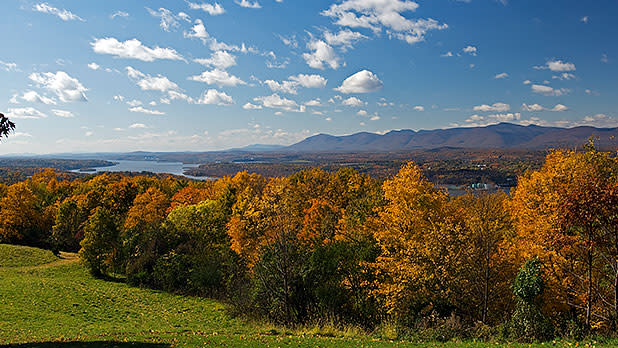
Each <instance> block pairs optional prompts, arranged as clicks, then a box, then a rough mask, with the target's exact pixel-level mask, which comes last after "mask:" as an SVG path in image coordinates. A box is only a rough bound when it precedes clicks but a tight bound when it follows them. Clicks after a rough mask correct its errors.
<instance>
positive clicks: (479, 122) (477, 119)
mask: <svg viewBox="0 0 618 348" xmlns="http://www.w3.org/2000/svg"><path fill="white" fill-rule="evenodd" d="M520 119H521V114H520V113H519V112H516V113H504V114H492V115H487V116H481V115H472V116H470V117H469V118H468V119H467V120H466V124H465V125H464V126H466V127H476V126H487V125H491V124H496V123H501V122H515V121H519V120H520Z"/></svg>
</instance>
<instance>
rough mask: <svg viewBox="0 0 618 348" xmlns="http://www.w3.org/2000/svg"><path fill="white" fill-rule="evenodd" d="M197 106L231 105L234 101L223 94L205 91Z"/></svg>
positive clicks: (210, 90)
mask: <svg viewBox="0 0 618 348" xmlns="http://www.w3.org/2000/svg"><path fill="white" fill-rule="evenodd" d="M197 103H198V104H212V105H232V104H234V99H232V97H230V96H229V95H227V94H225V93H224V92H220V91H217V90H216V89H209V90H208V91H205V92H204V93H203V94H202V96H201V97H200V98H199V99H198V100H197Z"/></svg>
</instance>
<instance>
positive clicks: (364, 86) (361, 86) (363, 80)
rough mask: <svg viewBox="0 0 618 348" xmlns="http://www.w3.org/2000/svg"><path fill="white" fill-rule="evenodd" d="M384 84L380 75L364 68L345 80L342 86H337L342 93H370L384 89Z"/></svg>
mask: <svg viewBox="0 0 618 348" xmlns="http://www.w3.org/2000/svg"><path fill="white" fill-rule="evenodd" d="M383 86H384V84H383V83H382V81H380V79H379V78H378V76H377V75H376V74H374V73H372V72H371V71H369V70H362V71H359V72H357V73H356V74H354V75H352V76H350V77H348V78H347V79H345V80H343V83H342V84H341V86H339V87H337V88H335V90H336V91H339V92H341V93H345V94H350V93H370V92H375V91H377V90H380V89H382V87H383Z"/></svg>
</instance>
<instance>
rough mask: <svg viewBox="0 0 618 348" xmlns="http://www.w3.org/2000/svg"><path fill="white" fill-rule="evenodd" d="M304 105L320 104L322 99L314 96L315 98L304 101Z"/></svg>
mask: <svg viewBox="0 0 618 348" xmlns="http://www.w3.org/2000/svg"><path fill="white" fill-rule="evenodd" d="M305 105H307V106H322V101H320V98H316V99H313V100H310V101H308V102H305Z"/></svg>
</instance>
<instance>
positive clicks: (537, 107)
mask: <svg viewBox="0 0 618 348" xmlns="http://www.w3.org/2000/svg"><path fill="white" fill-rule="evenodd" d="M521 109H522V110H524V111H528V112H535V111H543V110H545V107H543V106H541V105H539V104H530V105H528V104H526V103H524V104H523V105H522V106H521Z"/></svg>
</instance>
